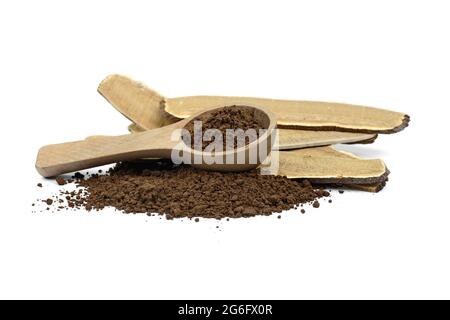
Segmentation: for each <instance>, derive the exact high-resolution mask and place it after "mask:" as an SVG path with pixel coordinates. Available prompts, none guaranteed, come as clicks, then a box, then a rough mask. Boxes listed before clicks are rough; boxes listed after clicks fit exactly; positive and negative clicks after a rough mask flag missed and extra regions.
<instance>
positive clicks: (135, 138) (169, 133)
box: [36, 106, 276, 177]
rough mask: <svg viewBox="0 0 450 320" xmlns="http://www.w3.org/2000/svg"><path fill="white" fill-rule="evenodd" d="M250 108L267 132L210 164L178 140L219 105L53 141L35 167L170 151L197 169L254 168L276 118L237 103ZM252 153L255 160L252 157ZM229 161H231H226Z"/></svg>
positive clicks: (63, 167) (77, 166) (82, 165)
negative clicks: (123, 129)
mask: <svg viewBox="0 0 450 320" xmlns="http://www.w3.org/2000/svg"><path fill="white" fill-rule="evenodd" d="M240 107H241V108H249V109H251V110H252V111H253V114H254V116H255V118H256V119H258V120H259V122H260V123H261V124H262V127H263V128H265V129H267V131H266V132H265V133H264V134H262V135H260V136H259V137H258V139H257V140H256V141H253V142H251V143H249V144H248V145H246V146H245V147H240V148H237V149H233V150H226V151H223V152H216V153H215V154H214V159H222V161H221V162H219V163H217V162H216V163H211V157H212V154H211V153H207V152H202V151H199V150H194V149H192V148H191V147H190V146H187V145H186V144H184V142H182V139H181V130H179V129H182V128H184V127H185V126H186V124H188V123H189V122H190V121H192V120H194V119H196V118H197V117H199V116H200V115H202V114H205V113H210V112H213V111H216V110H218V109H221V108H222V107H214V108H210V109H208V110H206V111H204V112H199V113H198V114H195V115H193V116H192V117H189V118H187V119H184V120H181V121H179V122H177V123H174V124H172V125H169V126H166V127H162V128H158V129H154V130H148V131H145V132H142V133H133V134H127V135H121V136H95V137H88V138H86V139H85V140H82V141H75V142H67V143H61V144H53V145H47V146H44V147H42V148H41V149H40V150H39V152H38V155H37V160H36V169H37V171H38V172H39V173H40V174H41V175H42V176H44V177H53V176H57V175H59V174H63V173H68V172H73V171H77V170H83V169H87V168H92V167H97V166H101V165H105V164H110V163H115V162H119V161H127V160H134V159H140V158H165V159H171V158H172V154H173V153H172V151H176V152H183V153H184V157H183V159H189V160H190V161H189V162H190V164H191V163H192V165H193V166H196V167H199V168H201V169H208V170H218V171H244V170H250V169H253V168H256V167H257V166H258V165H259V164H260V163H261V162H262V161H264V159H265V157H266V156H267V155H268V154H269V153H270V151H271V149H272V144H273V139H272V133H273V132H274V131H275V128H276V118H275V117H274V116H273V114H271V113H270V112H268V111H266V110H264V109H262V108H260V107H256V106H240ZM254 155H256V159H255V158H254ZM230 160H231V161H230Z"/></svg>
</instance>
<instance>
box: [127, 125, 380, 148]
mask: <svg viewBox="0 0 450 320" xmlns="http://www.w3.org/2000/svg"><path fill="white" fill-rule="evenodd" d="M128 131H130V132H132V133H133V132H142V131H144V129H142V128H141V127H139V126H138V125H137V124H135V123H133V124H130V125H129V126H128ZM278 138H279V141H278V146H275V147H274V148H275V149H279V150H291V149H297V148H299V147H302V148H305V147H317V146H327V145H332V144H338V143H346V144H355V143H372V142H373V141H375V139H376V138H377V135H376V134H367V133H355V132H339V131H310V130H292V129H278Z"/></svg>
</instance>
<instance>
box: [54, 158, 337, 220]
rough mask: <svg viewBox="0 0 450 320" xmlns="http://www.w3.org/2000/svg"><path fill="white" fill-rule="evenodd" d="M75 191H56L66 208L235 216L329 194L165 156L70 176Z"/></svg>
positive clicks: (277, 209) (263, 212)
mask: <svg viewBox="0 0 450 320" xmlns="http://www.w3.org/2000/svg"><path fill="white" fill-rule="evenodd" d="M75 183H76V185H77V189H76V190H75V191H70V192H69V191H61V194H60V196H59V198H58V199H57V200H58V201H57V202H58V203H61V201H59V200H61V199H64V204H65V203H67V205H66V207H69V208H85V209H87V210H101V209H103V208H105V207H109V206H111V207H114V208H116V209H118V210H121V211H123V212H124V213H147V214H149V215H150V214H152V213H156V214H165V215H166V218H167V219H173V218H183V217H188V218H197V217H202V218H216V219H221V218H239V217H253V216H257V215H271V214H272V213H275V212H281V211H284V210H288V209H291V208H295V207H297V206H298V205H299V204H303V203H313V202H314V201H316V200H317V199H319V198H321V197H325V196H329V195H330V194H329V193H328V192H327V191H325V190H323V189H315V188H314V187H313V186H311V184H310V183H309V182H308V181H307V180H303V181H300V182H299V181H293V180H289V179H287V178H286V177H281V176H269V175H260V174H259V173H258V172H257V171H256V170H254V171H248V172H239V173H236V172H227V173H224V172H211V171H203V170H198V169H195V168H192V167H189V166H174V165H173V164H172V163H171V162H170V161H148V162H139V163H138V162H133V163H131V162H130V163H128V162H125V163H119V164H117V165H116V166H115V167H113V168H112V169H110V170H109V171H108V172H107V173H106V174H105V175H98V174H93V175H91V176H89V177H86V178H85V179H83V178H80V179H77V180H76V181H75Z"/></svg>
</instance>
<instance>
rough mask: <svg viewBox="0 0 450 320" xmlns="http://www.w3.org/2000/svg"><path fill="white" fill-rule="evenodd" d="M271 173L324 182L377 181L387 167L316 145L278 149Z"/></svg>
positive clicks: (378, 161)
mask: <svg viewBox="0 0 450 320" xmlns="http://www.w3.org/2000/svg"><path fill="white" fill-rule="evenodd" d="M273 173H274V174H278V175H283V176H287V177H288V178H290V179H308V180H310V181H311V182H312V183H323V184H346V185H348V184H365V185H368V184H378V183H380V182H383V181H385V180H386V178H387V176H388V175H389V170H388V169H387V168H386V165H385V164H384V162H383V161H382V160H379V159H372V160H365V159H361V158H358V157H356V156H355V155H353V154H351V153H348V152H343V151H338V150H336V149H334V148H333V147H316V148H307V149H299V150H292V151H280V152H279V168H278V171H274V172H273Z"/></svg>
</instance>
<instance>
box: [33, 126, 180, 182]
mask: <svg viewBox="0 0 450 320" xmlns="http://www.w3.org/2000/svg"><path fill="white" fill-rule="evenodd" d="M172 132H173V129H170V128H168V127H165V128H160V129H155V130H149V131H146V132H143V133H137V134H136V133H135V134H127V135H122V136H94V137H88V138H86V139H85V140H82V141H75V142H66V143H60V144H52V145H47V146H44V147H42V148H41V149H40V150H39V152H38V155H37V159H36V169H37V171H38V172H39V173H40V174H41V175H42V176H44V177H54V176H57V175H59V174H63V173H69V172H73V171H78V170H83V169H87V168H92V167H97V166H101V165H106V164H111V163H115V162H119V161H127V160H134V159H140V158H152V157H158V158H170V155H171V151H172V148H174V147H175V145H176V144H177V143H178V141H179V140H178V141H176V139H175V140H173V141H172V140H171V134H172Z"/></svg>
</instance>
